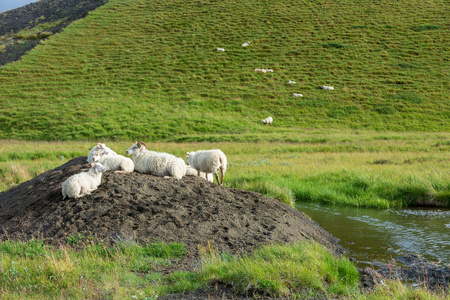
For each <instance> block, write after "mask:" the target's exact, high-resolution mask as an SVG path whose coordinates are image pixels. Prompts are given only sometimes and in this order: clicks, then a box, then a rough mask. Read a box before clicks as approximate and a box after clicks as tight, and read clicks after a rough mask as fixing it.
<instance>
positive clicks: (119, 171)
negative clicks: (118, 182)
mask: <svg viewBox="0 0 450 300" xmlns="http://www.w3.org/2000/svg"><path fill="white" fill-rule="evenodd" d="M126 172H127V171H124V170H118V171H114V173H126Z"/></svg>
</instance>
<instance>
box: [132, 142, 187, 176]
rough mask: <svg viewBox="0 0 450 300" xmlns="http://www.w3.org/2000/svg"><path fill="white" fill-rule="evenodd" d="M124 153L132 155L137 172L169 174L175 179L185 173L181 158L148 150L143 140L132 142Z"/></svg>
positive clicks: (159, 174) (157, 174)
mask: <svg viewBox="0 0 450 300" xmlns="http://www.w3.org/2000/svg"><path fill="white" fill-rule="evenodd" d="M126 154H127V155H131V156H132V159H133V162H134V169H135V170H136V171H138V172H139V173H146V174H152V175H156V176H160V177H165V176H170V177H173V178H175V179H181V178H183V176H184V175H186V166H185V164H184V160H183V159H181V158H179V157H176V156H174V155H172V154H169V153H164V152H155V151H149V150H147V144H145V143H144V142H136V143H134V144H133V145H132V146H131V147H130V149H128V150H127V151H126Z"/></svg>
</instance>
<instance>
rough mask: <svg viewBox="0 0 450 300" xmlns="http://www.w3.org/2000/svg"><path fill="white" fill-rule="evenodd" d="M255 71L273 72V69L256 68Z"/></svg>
mask: <svg viewBox="0 0 450 300" xmlns="http://www.w3.org/2000/svg"><path fill="white" fill-rule="evenodd" d="M255 71H256V72H261V73H267V72H272V73H273V70H272V69H258V68H256V69H255Z"/></svg>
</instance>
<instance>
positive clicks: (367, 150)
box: [0, 131, 450, 208]
mask: <svg viewBox="0 0 450 300" xmlns="http://www.w3.org/2000/svg"><path fill="white" fill-rule="evenodd" d="M280 136H282V135H280ZM274 138H275V139H277V136H275V137H274ZM132 143H133V142H107V145H108V146H109V147H111V148H112V149H113V150H115V151H116V152H118V153H119V154H125V150H126V149H128V148H129V147H130V146H131V145H132ZM94 145H96V142H87V141H85V142H25V141H16V140H4V141H1V143H0V191H4V190H6V189H8V188H10V187H13V186H15V185H17V184H19V183H21V182H23V181H26V180H29V179H32V178H33V177H35V176H37V175H38V174H39V173H42V172H43V171H46V170H49V169H52V168H55V167H57V166H60V165H61V164H63V163H64V162H66V161H67V160H69V159H71V158H73V157H76V156H79V155H87V153H88V152H89V150H90V149H91V148H92V147H93V146H94ZM148 145H149V147H150V149H152V150H156V151H163V152H168V153H173V154H174V155H176V156H178V157H182V158H184V157H185V155H186V152H189V151H195V150H200V149H215V148H220V149H221V150H222V151H224V153H225V154H226V155H227V158H228V168H227V172H226V175H225V181H224V185H225V186H228V187H234V188H241V189H245V190H252V191H256V192H259V193H262V194H264V195H266V196H268V197H271V198H275V199H278V200H280V201H282V202H285V203H287V204H289V205H293V204H294V203H295V201H314V202H320V203H324V204H332V205H346V206H357V207H374V208H393V207H406V206H416V205H430V206H450V173H449V172H448V170H449V167H450V166H449V162H448V153H449V151H450V135H449V134H448V133H387V132H384V133H376V132H348V133H343V132H340V133H323V132H320V131H317V132H310V133H304V134H298V135H297V136H295V137H293V139H292V142H289V143H287V142H277V141H276V140H275V141H270V142H267V141H260V142H251V143H248V142H214V143H212V142H201V143H198V142H196V143H188V142H185V143H162V142H158V143H148Z"/></svg>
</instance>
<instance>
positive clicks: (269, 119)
mask: <svg viewBox="0 0 450 300" xmlns="http://www.w3.org/2000/svg"><path fill="white" fill-rule="evenodd" d="M272 122H273V118H272V117H267V118H265V119H263V120H261V123H263V124H272Z"/></svg>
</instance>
